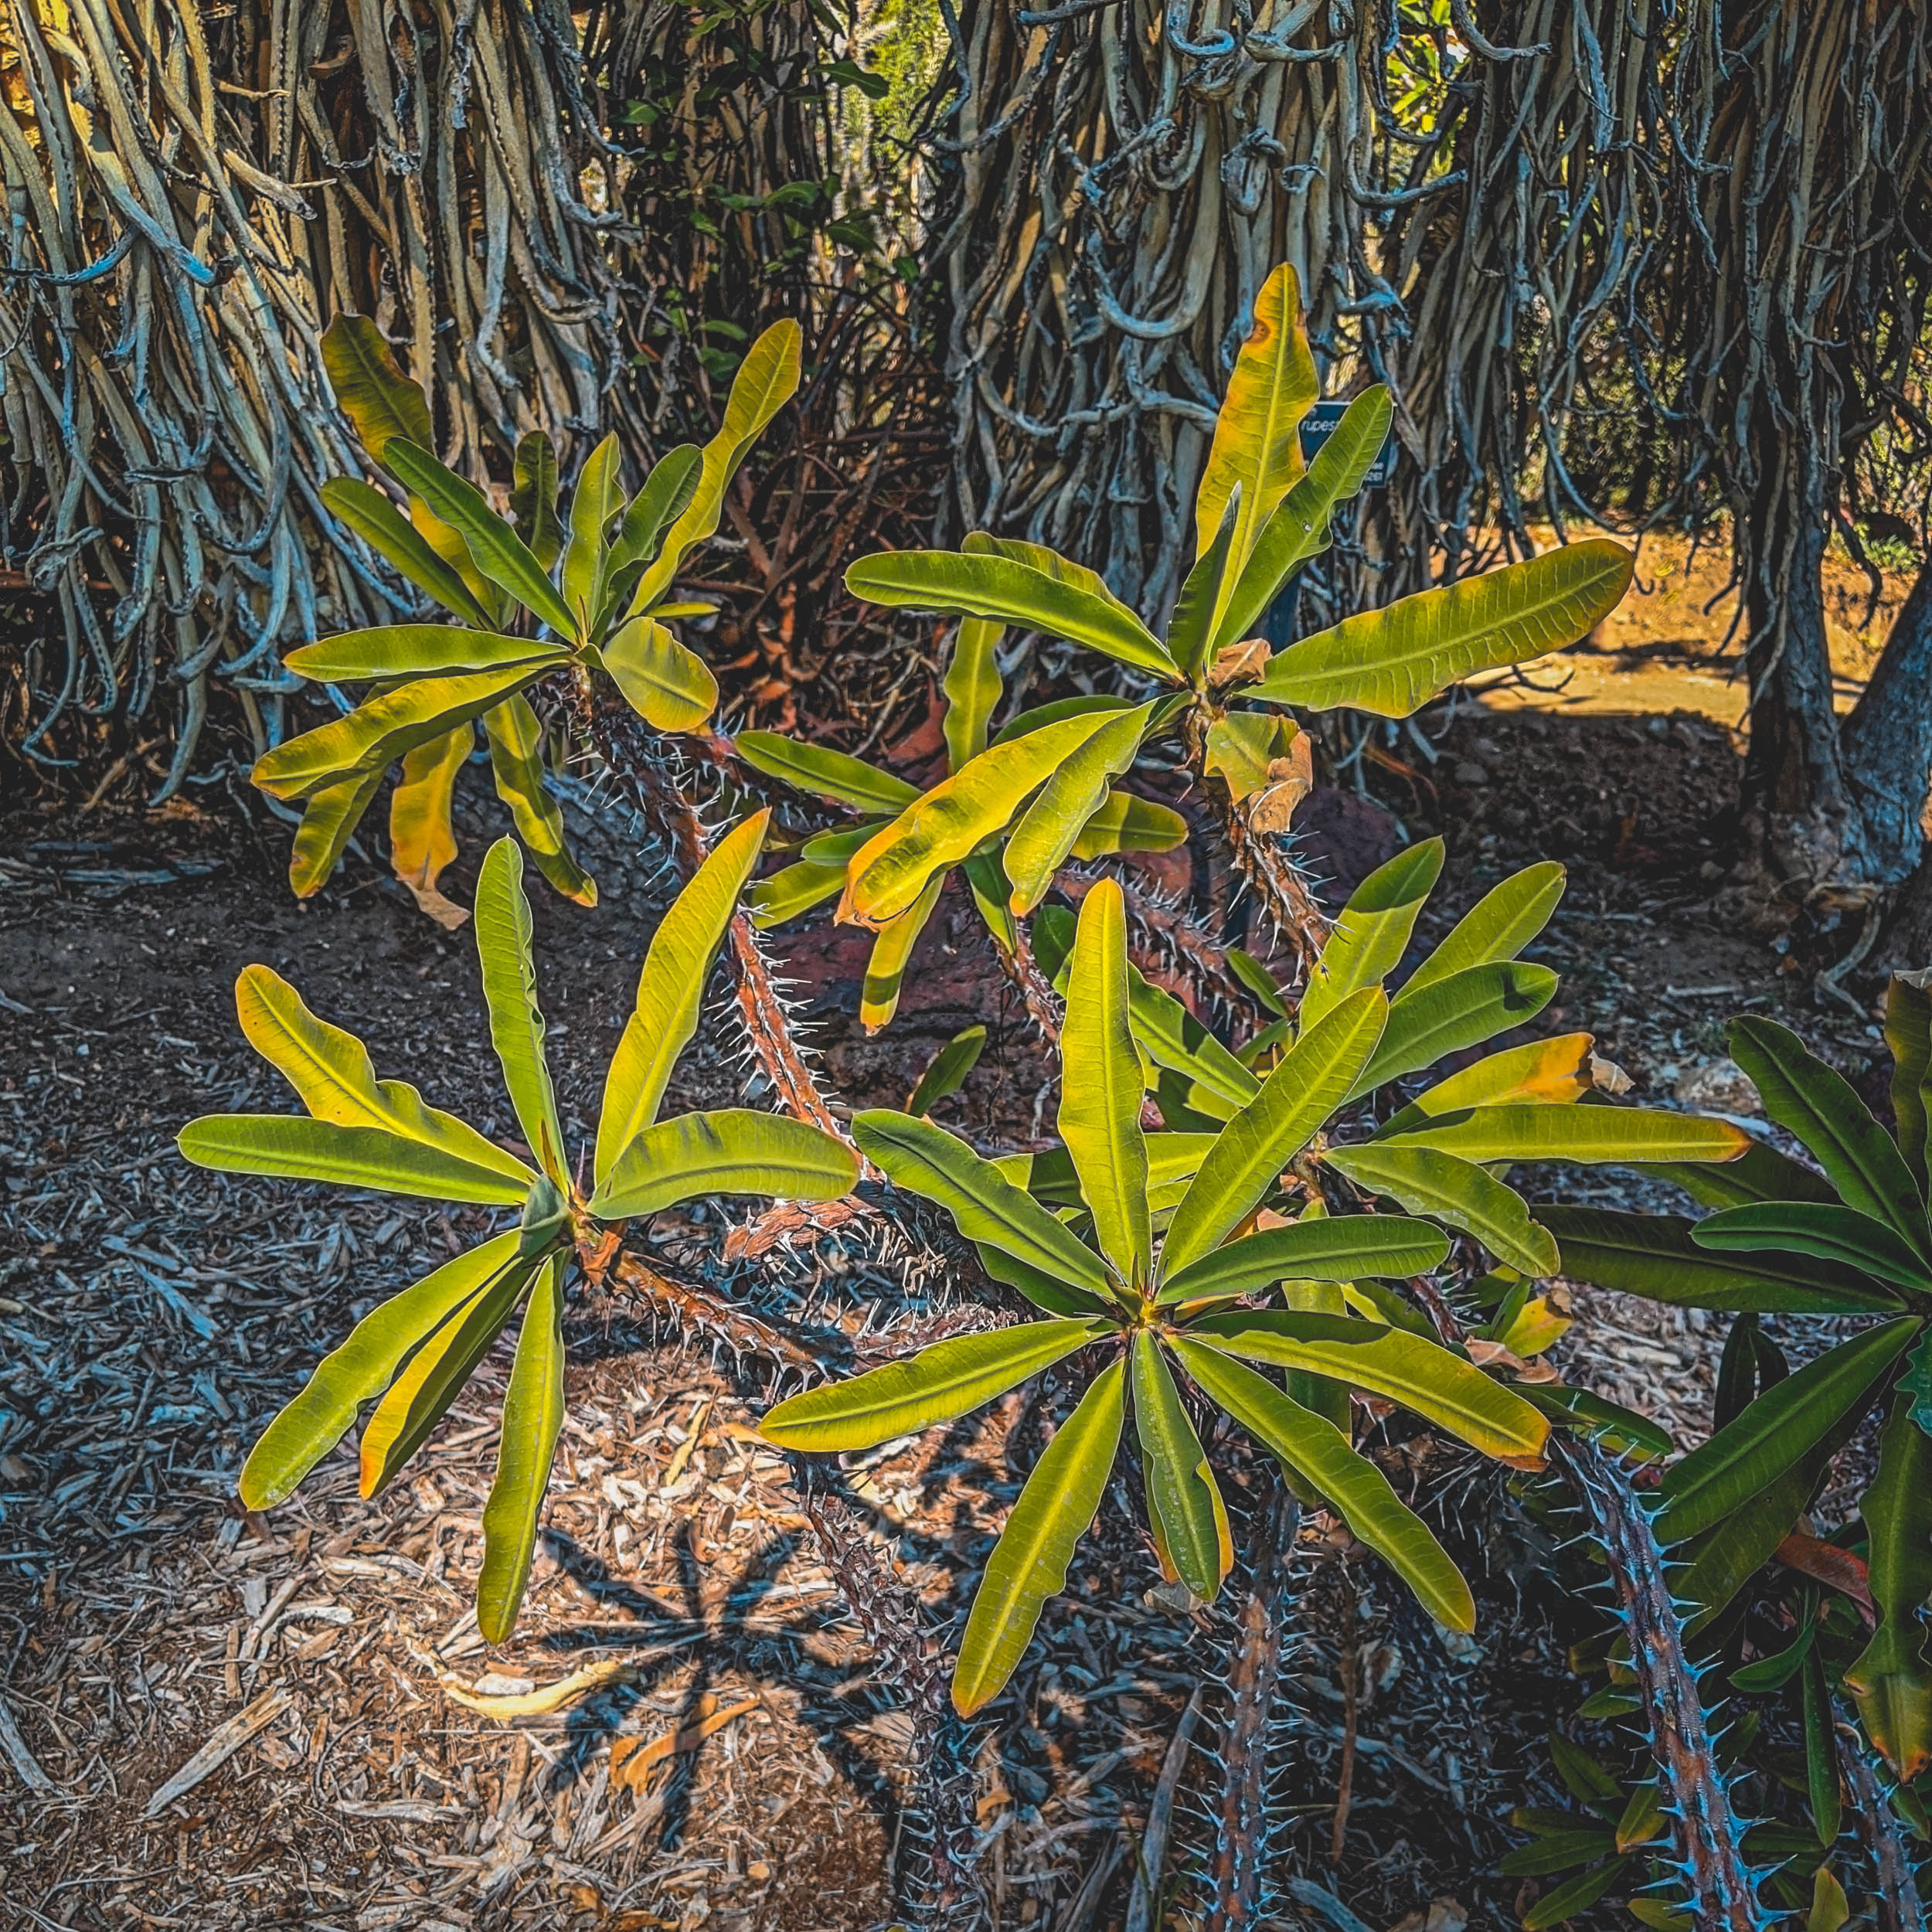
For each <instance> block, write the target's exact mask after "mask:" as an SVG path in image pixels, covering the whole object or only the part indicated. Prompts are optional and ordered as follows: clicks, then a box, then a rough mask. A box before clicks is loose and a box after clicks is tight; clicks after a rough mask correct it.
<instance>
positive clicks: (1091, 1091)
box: [1060, 879, 1199, 1594]
mask: <svg viewBox="0 0 1932 1932" xmlns="http://www.w3.org/2000/svg"><path fill="white" fill-rule="evenodd" d="M1068 971H1069V978H1068V981H1067V989H1066V1025H1065V1026H1064V1027H1063V1029H1061V1033H1060V1138H1061V1139H1062V1140H1063V1141H1065V1142H1066V1150H1067V1151H1068V1153H1069V1154H1070V1155H1072V1157H1073V1166H1074V1168H1075V1171H1076V1172H1077V1173H1078V1174H1079V1175H1080V1193H1081V1195H1082V1196H1083V1199H1085V1201H1086V1202H1087V1207H1088V1209H1090V1212H1091V1213H1092V1214H1093V1216H1094V1235H1095V1238H1096V1239H1097V1240H1098V1241H1099V1243H1100V1252H1101V1253H1103V1254H1104V1255H1105V1256H1106V1257H1107V1259H1108V1260H1110V1261H1111V1262H1112V1263H1113V1264H1114V1268H1115V1270H1117V1272H1118V1274H1119V1275H1120V1277H1121V1280H1122V1281H1124V1282H1126V1283H1128V1284H1129V1285H1130V1286H1131V1287H1140V1286H1141V1284H1143V1283H1145V1281H1146V1280H1147V1278H1148V1270H1149V1268H1150V1266H1151V1257H1152V1254H1153V1242H1154V1235H1153V1224H1152V1222H1151V1219H1150V1218H1149V1216H1148V1206H1147V1141H1146V1137H1145V1135H1144V1134H1142V1133H1141V1092H1142V1088H1141V1060H1140V1056H1139V1055H1138V1053H1135V1052H1134V1035H1133V1032H1132V1029H1131V1028H1130V1026H1128V1010H1127V913H1126V905H1125V901H1124V900H1123V898H1122V897H1121V889H1120V887H1119V886H1117V884H1116V883H1114V881H1113V880H1112V879H1102V880H1100V882H1099V883H1097V885H1096V886H1094V888H1093V889H1092V890H1091V891H1090V892H1089V893H1087V897H1086V900H1084V902H1083V903H1082V905H1081V906H1080V927H1079V930H1078V932H1077V935H1076V936H1075V938H1074V940H1073V958H1072V960H1071V961H1070V963H1069V968H1068ZM1196 1594H1199V1593H1198V1592H1197V1593H1196Z"/></svg>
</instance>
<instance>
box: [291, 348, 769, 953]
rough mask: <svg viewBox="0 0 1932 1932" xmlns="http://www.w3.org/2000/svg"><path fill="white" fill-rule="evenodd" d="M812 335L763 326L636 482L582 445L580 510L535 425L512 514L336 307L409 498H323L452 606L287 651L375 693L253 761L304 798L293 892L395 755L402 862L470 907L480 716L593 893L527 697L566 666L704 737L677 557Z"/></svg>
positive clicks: (396, 838)
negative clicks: (466, 830)
mask: <svg viewBox="0 0 1932 1932" xmlns="http://www.w3.org/2000/svg"><path fill="white" fill-rule="evenodd" d="M799 345H800V335H799V330H798V324H797V323H795V322H791V321H784V322H779V323H777V324H775V325H774V326H773V327H771V328H769V329H767V331H766V332H764V335H760V337H759V338H758V339H757V342H754V343H753V345H752V346H751V349H750V352H749V353H748V354H747V355H746V357H745V359H744V361H743V363H742V364H741V365H740V367H739V369H738V372H737V375H736V378H735V379H734V380H733V383H732V386H731V393H730V399H729V400H728V401H727V403H726V406H725V411H724V417H723V422H722V423H721V424H720V426H719V430H718V433H717V434H716V436H714V437H713V438H712V439H711V440H710V441H709V443H708V444H706V445H705V446H704V447H703V448H702V449H699V448H698V447H696V446H695V445H692V444H685V445H681V446H680V447H678V448H676V449H674V450H672V451H669V452H668V454H666V455H665V456H664V457H662V458H661V459H660V460H659V461H658V463H657V464H656V465H655V467H654V468H652V470H651V474H649V476H648V477H647V478H645V481H644V484H643V486H642V488H640V489H639V490H638V492H637V493H636V495H634V496H630V497H627V496H626V495H625V493H624V488H623V487H622V483H621V468H622V464H621V457H620V455H619V453H618V448H617V438H616V437H615V436H614V435H613V436H607V437H605V438H604V440H603V441H602V442H601V443H600V444H598V445H597V447H596V448H595V449H594V450H593V451H591V452H590V455H589V456H588V457H587V458H586V459H585V461H584V464H583V468H582V469H581V471H580V472H579V474H578V477H577V487H576V489H575V492H574V493H573V495H572V497H571V499H570V506H569V511H568V514H567V517H566V515H563V514H562V513H560V503H559V495H558V483H557V465H556V453H555V451H554V450H553V447H552V446H551V443H550V439H549V437H547V436H546V435H545V434H543V432H542V431H541V430H536V431H533V432H532V433H531V434H529V435H528V436H526V437H524V439H523V440H522V443H521V444H519V446H518V448H517V451H516V457H515V481H514V484H513V486H512V489H511V492H510V510H511V514H510V515H509V517H508V518H505V517H503V516H501V515H498V512H497V511H496V510H495V508H494V507H493V506H492V504H491V502H490V501H489V499H488V498H487V497H486V496H485V495H484V493H483V492H481V490H479V489H478V488H477V487H476V486H475V485H474V484H473V483H471V482H470V481H468V479H467V478H463V477H460V476H458V475H457V474H456V473H455V472H454V471H452V470H451V469H449V468H447V466H446V465H444V464H442V463H440V462H439V461H437V458H436V457H435V456H434V454H432V453H431V446H432V442H433V434H432V429H431V423H430V410H429V403H428V400H427V398H426V397H425V396H423V392H422V391H421V390H420V389H418V388H417V386H416V385H415V384H413V383H411V382H410V381H409V379H407V378H406V376H404V375H403V372H402V371H401V370H400V369H399V368H398V367H397V366H396V361H395V359H394V357H393V355H391V354H390V352H389V348H388V345H387V344H386V343H385V342H383V338H382V336H381V335H380V334H379V332H377V330H376V325H374V323H372V321H369V319H368V318H366V317H363V316H343V317H339V318H338V319H337V320H336V321H335V322H333V323H332V324H331V325H330V326H329V329H328V334H327V335H325V338H323V355H324V359H325V363H326V366H327V367H328V373H329V378H330V381H331V383H332V386H333V387H334V389H335V396H336V400H337V401H338V403H339V404H340V405H341V406H342V410H343V411H344V413H345V414H346V415H347V416H348V417H349V420H350V421H351V422H352V423H353V424H354V425H355V430H356V432H357V434H358V435H359V437H361V439H362V444H363V446H364V447H366V449H367V450H368V451H369V456H370V457H371V459H372V461H374V462H375V463H376V464H377V465H378V467H379V468H381V469H382V470H383V471H384V472H385V473H386V474H387V476H388V477H389V479H390V481H392V482H393V484H394V485H395V486H396V491H397V493H398V494H399V495H400V496H401V498H403V502H402V505H400V506H399V505H398V503H397V502H396V500H395V498H393V497H392V496H390V495H389V494H387V493H386V492H384V491H383V490H381V489H379V488H376V486H375V485H373V484H371V483H369V482H366V481H362V480H361V479H360V478H349V477H342V478H336V479H335V481H332V482H330V483H328V484H327V485H325V486H324V488H323V491H322V499H323V502H324V503H325V505H326V506H327V507H328V509H329V510H330V511H331V512H332V513H333V514H334V515H335V516H336V517H337V518H338V519H339V520H340V521H341V522H342V523H343V524H344V525H345V526H346V527H347V528H348V529H350V530H352V531H353V532H355V534H356V535H357V536H359V537H361V538H362V539H363V541H364V542H365V543H367V544H368V545H369V548H370V549H372V551H374V552H375V553H376V555H377V556H379V557H381V558H382V559H383V560H384V561H385V562H386V563H388V564H389V566H390V567H391V568H392V569H393V570H395V571H396V572H397V573H398V574H399V575H400V576H401V577H403V578H404V579H405V580H406V581H407V582H409V583H411V584H413V585H414V586H415V587H416V588H417V589H418V590H420V591H422V592H423V594H425V595H426V596H427V597H429V598H430V599H432V600H434V602H435V603H436V604H438V605H440V607H442V609H443V611H444V613H445V614H446V616H445V618H444V620H443V621H437V622H434V623H422V624H386V625H383V626H381V627H379V628H376V629H372V630H367V631H349V632H346V633H345V634H342V635H341V636H339V637H335V638H328V639H326V640H325V641H322V642H321V643H319V644H311V645H303V646H302V647H301V648H300V649H299V650H296V651H291V652H290V653H289V654H288V658H287V664H288V668H290V669H291V670H292V671H294V672H298V674H300V675H301V676H303V677H305V678H310V679H315V680H316V681H317V682H320V683H324V684H328V685H352V686H356V687H359V688H360V689H362V691H363V692H364V696H362V699H361V701H360V702H358V703H357V704H356V705H355V706H354V708H353V709H351V710H349V712H348V713H346V715H345V716H342V717H339V718H336V719H332V721H331V722H330V723H327V724H325V725H321V726H318V727H317V728H316V729H315V730H312V731H307V732H304V733H302V734H301V736H299V737H296V738H293V739H291V740H288V741H287V743H283V744H280V745H277V746H276V747H274V749H273V750H270V751H269V752H268V753H266V754H265V755H264V757H261V758H260V759H259V760H257V763H256V765H255V768H254V772H253V781H254V782H255V783H256V784H257V785H259V786H260V787H262V789H263V790H264V791H267V792H269V793H270V794H272V795H274V797H276V798H281V799H284V800H288V801H293V802H296V803H299V804H301V807H302V811H303V817H302V824H301V830H300V831H299V832H298V834H297V835H296V839H295V846H294V854H293V856H292V858H291V862H290V869H289V876H290V880H291V883H292V884H293V886H294V888H295V890H296V891H297V893H300V894H304V895H305V894H308V893H313V892H315V890H317V889H318V888H319V887H320V886H321V884H322V882H323V881H324V880H325V879H327V878H328V875H329V873H330V872H332V871H333V870H334V869H335V864H336V862H337V861H338V859H340V857H341V856H342V849H343V848H344V846H345V845H346V844H347V842H348V841H349V837H350V835H351V834H352V833H353V832H354V831H355V827H356V825H358V824H359V822H360V821H361V819H362V815H363V813H364V812H365V811H366V810H367V809H368V808H369V804H371V802H372V801H373V799H374V798H375V796H376V791H377V789H378V787H379V786H380V784H381V783H382V781H383V777H384V775H385V774H386V773H387V772H388V770H389V768H390V767H392V766H394V765H396V764H399V763H400V765H401V767H402V770H401V773H400V778H399V781H398V783H397V784H396V788H395V791H394V792H393V794H392V798H391V803H390V811H389V830H390V837H391V842H392V845H393V852H394V861H395V865H396V872H397V874H398V876H400V878H401V879H403V882H404V883H406V885H408V886H410V889H411V890H412V891H413V892H414V893H415V894H416V895H417V899H418V900H419V902H420V903H422V904H423V906H425V907H426V909H427V910H430V912H432V913H434V914H436V915H437V917H441V918H444V920H445V921H446V923H454V921H456V920H460V918H461V913H460V911H459V910H457V909H456V908H454V907H452V906H451V905H450V903H449V902H448V901H447V900H445V899H444V898H443V897H442V896H441V895H440V893H438V891H437V876H438V875H439V873H440V872H441V870H442V869H443V867H444V866H446V865H447V864H448V863H449V862H450V860H451V859H452V858H453V857H454V855H455V851H456V843H455V838H454V834H453V832H452V831H451V821H450V798H451V789H452V787H453V786H454V783H455V779H456V774H457V772H458V770H461V767H462V765H463V764H464V761H465V760H467V759H468V757H469V755H470V753H471V750H473V749H474V743H475V727H476V726H477V725H478V723H480V724H481V726H482V729H483V733H484V736H485V740H486V742H487V743H488V747H489V756H490V764H491V769H492V774H493V775H494V777H495V782H496V789H497V791H498V794H499V796H500V797H501V798H502V800H503V801H504V802H505V804H507V805H508V806H509V809H510V812H511V815H512V819H513V821H514V822H515V827H516V832H517V835H518V836H519V838H521V839H522V841H523V842H524V844H525V845H526V846H527V847H528V848H529V852H530V855H531V857H532V859H534V860H535V861H536V864H537V866H538V867H539V869H540V870H541V871H542V872H543V875H544V876H545V877H546V879H549V882H550V883H551V884H552V885H553V886H555V887H556V889H557V890H558V891H560V892H561V893H564V894H565V895H566V896H567V897H570V898H573V899H577V900H580V901H582V902H583V903H585V904H590V903H594V901H595V900H596V897H597V888H596V886H595V885H594V883H593V882H592V881H591V880H590V878H589V877H588V876H587V874H586V873H585V872H583V869H582V867H581V866H579V865H578V864H577V861H576V860H575V859H573V857H572V856H571V855H570V850H569V848H568V846H567V845H566V842H565V840H564V835H563V820H562V818H561V815H560V814H559V812H558V810H557V808H556V804H555V802H554V801H553V800H552V799H551V798H550V796H549V793H548V792H547V791H546V789H545V787H544V783H543V767H544V756H545V747H544V734H543V730H542V728H541V726H540V725H539V720H538V718H537V715H536V712H535V710H534V709H532V706H531V704H530V702H529V699H528V697H527V696H526V695H525V693H526V690H527V689H528V687H529V685H532V684H533V683H535V682H536V681H537V680H538V679H541V678H544V677H546V676H549V675H551V674H553V673H555V672H566V673H569V674H570V675H573V676H576V677H578V678H580V679H583V678H589V677H592V676H594V675H604V676H608V677H609V678H610V679H611V680H612V681H613V682H614V683H615V684H616V685H617V689H619V691H621V692H622V693H623V695H624V698H625V699H626V700H627V701H628V703H629V704H630V705H631V708H632V709H634V710H635V711H637V712H638V713H639V714H640V715H641V716H643V717H644V718H645V719H646V720H647V721H648V723H651V725H652V726H655V728H656V729H658V730H661V731H667V732H689V731H695V730H699V729H700V728H702V726H704V725H705V724H706V722H707V721H708V720H709V718H710V716H711V714H712V713H713V709H715V708H716V704H717V699H718V687H717V682H716V679H714V678H713V675H712V674H711V672H710V669H709V667H708V666H707V665H706V664H705V662H704V661H703V659H702V658H699V656H698V655H696V653H695V652H694V651H691V650H689V648H687V647H686V646H685V645H683V644H682V643H681V642H680V641H679V640H678V639H677V638H675V636H673V635H672V632H671V631H670V629H669V628H668V621H670V620H672V619H673V618H675V617H681V616H689V615H692V614H695V613H697V612H701V611H704V610H706V609H707V608H708V607H707V606H705V605H702V604H675V603H673V602H672V601H670V600H669V599H670V596H671V593H672V589H673V586H674V583H675V579H676V577H677V574H678V572H679V570H680V569H681V567H682V565H683V563H684V560H685V557H686V556H688V555H689V553H690V552H691V551H692V549H695V548H696V546H698V545H699V544H701V543H704V542H705V541H706V539H709V537H710V536H712V535H713V532H715V531H716V529H717V527H718V521H719V515H721V513H722V510H723V502H724V493H725V490H726V486H727V485H729V484H730V481H731V478H732V476H733V474H734V473H735V472H736V469H737V467H738V465H739V464H740V462H741V461H743V457H744V454H745V452H746V451H747V449H749V448H750V445H751V444H752V442H753V440H754V439H755V438H756V437H757V436H758V434H760V431H762V430H764V427H765V426H766V424H767V423H769V422H770V420H771V418H772V417H773V416H774V414H775V413H777V410H778V409H779V408H780V407H781V406H782V405H783V404H784V402H785V401H786V400H787V398H788V397H789V396H791V394H792V393H793V392H794V390H795V389H797V387H798V374H799V353H800V349H799Z"/></svg>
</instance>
